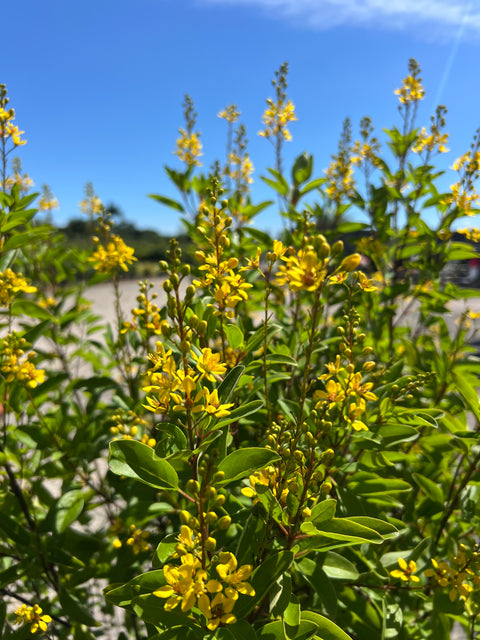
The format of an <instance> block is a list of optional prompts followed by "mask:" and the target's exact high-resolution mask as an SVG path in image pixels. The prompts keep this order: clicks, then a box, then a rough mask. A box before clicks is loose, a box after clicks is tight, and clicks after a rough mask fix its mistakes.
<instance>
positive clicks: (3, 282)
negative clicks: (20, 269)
mask: <svg viewBox="0 0 480 640" xmlns="http://www.w3.org/2000/svg"><path fill="white" fill-rule="evenodd" d="M36 290H37V288H36V287H32V286H31V285H29V284H28V281H27V280H26V279H25V278H24V277H23V274H21V273H15V272H14V271H12V269H10V268H9V267H7V269H5V271H0V307H9V306H10V305H11V304H12V302H13V301H14V299H15V296H16V295H17V293H20V292H23V293H35V291H36Z"/></svg>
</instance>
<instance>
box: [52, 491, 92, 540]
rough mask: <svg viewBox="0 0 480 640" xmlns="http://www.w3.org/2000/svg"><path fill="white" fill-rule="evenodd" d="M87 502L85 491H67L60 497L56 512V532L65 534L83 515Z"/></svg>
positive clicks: (55, 508)
mask: <svg viewBox="0 0 480 640" xmlns="http://www.w3.org/2000/svg"><path fill="white" fill-rule="evenodd" d="M84 506H85V501H84V499H83V491H82V490H81V489H74V490H73V491H67V492H66V493H64V494H63V495H62V496H60V498H59V500H58V502H57V504H56V505H55V507H54V510H55V530H56V531H57V533H63V532H64V531H65V529H67V528H68V527H69V526H70V525H71V524H72V522H75V520H76V519H77V518H78V516H79V515H80V514H81V513H82V511H83V507H84Z"/></svg>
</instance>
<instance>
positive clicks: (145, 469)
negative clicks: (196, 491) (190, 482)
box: [108, 440, 178, 489]
mask: <svg viewBox="0 0 480 640" xmlns="http://www.w3.org/2000/svg"><path fill="white" fill-rule="evenodd" d="M108 464H109V467H110V469H111V470H112V471H113V473H116V474H117V475H119V476H126V477H127V478H135V479H136V480H140V481H141V482H143V483H145V484H147V485H149V486H150V487H154V488H155V489H176V488H177V487H178V476H177V473H176V471H175V469H174V468H173V467H172V466H171V464H170V463H168V462H167V461H166V460H163V459H162V458H159V457H158V456H157V455H156V454H155V452H154V450H153V449H152V448H151V447H149V446H148V445H146V444H143V443H142V442H138V441H136V440H115V441H114V442H111V443H110V454H109V456H108Z"/></svg>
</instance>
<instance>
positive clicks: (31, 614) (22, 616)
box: [15, 604, 52, 633]
mask: <svg viewBox="0 0 480 640" xmlns="http://www.w3.org/2000/svg"><path fill="white" fill-rule="evenodd" d="M42 614H43V615H42ZM15 615H16V616H17V619H16V620H15V624H24V623H28V624H30V631H31V633H37V631H41V632H42V633H45V632H46V631H47V628H48V625H49V623H50V622H51V621H52V618H51V617H50V616H49V615H47V614H44V613H43V609H42V608H41V607H40V606H39V605H38V604H34V605H33V607H27V605H25V604H22V605H21V606H20V607H18V609H16V610H15Z"/></svg>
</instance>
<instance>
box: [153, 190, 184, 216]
mask: <svg viewBox="0 0 480 640" xmlns="http://www.w3.org/2000/svg"><path fill="white" fill-rule="evenodd" d="M148 197H149V198H151V199H152V200H156V201H157V202H160V203H161V204H165V205H167V207H170V208H171V209H175V210H176V211H180V212H181V213H184V211H185V209H184V208H183V206H182V205H181V204H180V203H179V202H177V201H176V200H172V198H166V197H165V196H161V195H158V194H156V193H149V194H148Z"/></svg>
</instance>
